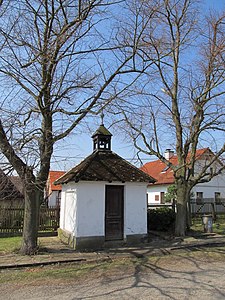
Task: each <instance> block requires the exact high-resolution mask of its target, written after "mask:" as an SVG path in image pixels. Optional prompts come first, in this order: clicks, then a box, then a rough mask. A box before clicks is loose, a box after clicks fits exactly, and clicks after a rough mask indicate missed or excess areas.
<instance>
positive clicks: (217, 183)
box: [192, 174, 225, 199]
mask: <svg viewBox="0 0 225 300" xmlns="http://www.w3.org/2000/svg"><path fill="white" fill-rule="evenodd" d="M192 192H193V197H194V198H196V193H197V192H203V199H207V198H208V199H209V198H210V199H212V198H213V199H214V198H215V192H219V193H220V194H221V198H225V174H222V175H218V176H216V177H214V178H213V179H212V180H211V181H209V182H205V183H199V184H197V185H196V186H195V187H194V188H193V189H192Z"/></svg>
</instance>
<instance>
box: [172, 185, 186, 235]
mask: <svg viewBox="0 0 225 300" xmlns="http://www.w3.org/2000/svg"><path fill="white" fill-rule="evenodd" d="M176 184H177V214H176V224H175V235H176V236H185V234H186V231H187V202H188V197H189V189H188V187H187V186H186V184H185V183H184V182H177V183H176Z"/></svg>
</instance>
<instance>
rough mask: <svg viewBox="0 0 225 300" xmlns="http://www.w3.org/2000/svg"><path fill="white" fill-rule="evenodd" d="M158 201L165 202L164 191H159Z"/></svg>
mask: <svg viewBox="0 0 225 300" xmlns="http://www.w3.org/2000/svg"><path fill="white" fill-rule="evenodd" d="M160 203H161V204H165V193H164V192H161V193H160Z"/></svg>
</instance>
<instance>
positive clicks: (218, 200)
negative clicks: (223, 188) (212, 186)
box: [215, 192, 221, 204]
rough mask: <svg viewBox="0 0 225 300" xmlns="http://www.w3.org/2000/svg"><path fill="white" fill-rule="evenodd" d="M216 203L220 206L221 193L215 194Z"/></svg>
mask: <svg viewBox="0 0 225 300" xmlns="http://www.w3.org/2000/svg"><path fill="white" fill-rule="evenodd" d="M215 203H216V204H220V203H221V198H220V193H219V192H215Z"/></svg>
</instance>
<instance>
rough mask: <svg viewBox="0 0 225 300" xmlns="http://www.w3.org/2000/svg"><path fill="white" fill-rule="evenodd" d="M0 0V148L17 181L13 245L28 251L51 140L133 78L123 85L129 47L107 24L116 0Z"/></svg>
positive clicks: (34, 238)
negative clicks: (18, 230) (20, 212)
mask: <svg viewBox="0 0 225 300" xmlns="http://www.w3.org/2000/svg"><path fill="white" fill-rule="evenodd" d="M6 2H7V5H8V8H7V11H6V14H5V15H4V18H2V19H1V20H0V22H1V24H0V28H1V29H0V33H1V37H2V49H1V53H0V74H1V75H0V76H1V82H2V85H1V86H2V89H4V90H3V91H4V92H2V100H1V103H0V108H1V120H0V149H1V151H2V153H3V154H4V155H5V157H6V158H7V159H8V161H9V162H10V164H11V165H12V166H13V168H14V169H15V170H16V171H17V173H18V174H19V176H20V178H21V179H22V181H23V185H24V193H25V218H24V229H23V244H22V247H21V252H22V253H24V254H31V253H34V252H35V251H36V249H37V232H38V212H39V205H40V202H41V200H42V197H43V189H44V187H45V184H46V180H47V177H48V172H49V168H50V160H51V156H52V153H53V150H54V149H53V147H54V145H55V144H56V143H57V142H59V141H61V140H63V139H64V138H66V137H67V136H68V135H69V134H70V133H71V132H72V131H73V130H75V129H76V128H77V127H78V126H79V124H80V123H81V121H82V120H83V119H84V118H85V117H86V116H87V115H94V114H98V112H99V111H101V110H102V109H103V108H104V107H105V106H106V105H107V104H108V103H110V102H112V101H113V100H114V99H115V98H116V97H117V96H118V95H120V94H122V93H123V92H124V91H125V90H126V86H130V85H131V84H132V83H133V82H134V81H135V79H134V77H132V79H129V78H128V77H126V85H125V84H123V83H122V76H123V75H126V74H128V73H132V72H134V73H135V72H137V70H136V67H135V65H134V62H133V58H134V56H135V54H136V52H135V51H134V50H133V49H134V47H133V46H132V47H131V45H130V44H129V45H128V44H126V42H125V39H123V40H122V38H121V36H119V35H118V30H116V27H115V28H114V29H113V28H112V20H113V19H112V16H110V15H109V13H110V8H111V5H112V4H113V3H114V4H115V3H116V1H113V2H110V1H107V0H91V1H86V0H80V1H74V0H68V1H61V0H56V1H48V0H45V1H41V0H32V1H30V0H21V1H6ZM6 2H5V3H6ZM118 2H121V1H118ZM112 87H113V88H112ZM5 91H7V93H6V92H5ZM3 96H4V97H3Z"/></svg>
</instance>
